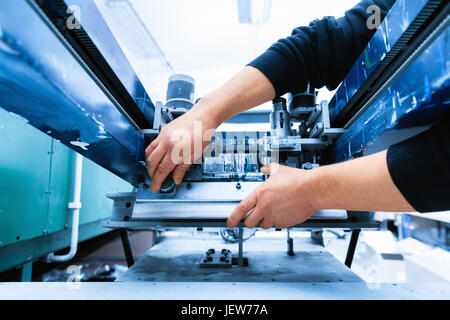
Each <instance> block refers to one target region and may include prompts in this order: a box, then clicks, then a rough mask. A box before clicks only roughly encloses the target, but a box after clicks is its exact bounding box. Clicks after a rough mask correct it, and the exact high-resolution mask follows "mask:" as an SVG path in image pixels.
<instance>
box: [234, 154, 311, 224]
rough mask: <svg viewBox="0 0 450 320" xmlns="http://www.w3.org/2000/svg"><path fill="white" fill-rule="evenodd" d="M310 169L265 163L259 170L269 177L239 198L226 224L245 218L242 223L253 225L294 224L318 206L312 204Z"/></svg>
mask: <svg viewBox="0 0 450 320" xmlns="http://www.w3.org/2000/svg"><path fill="white" fill-rule="evenodd" d="M313 171H314V170H300V169H296V168H291V167H286V166H281V165H278V164H274V163H271V164H268V165H267V166H265V167H263V168H261V172H263V173H265V174H268V175H270V177H269V179H268V180H267V181H266V182H264V183H262V184H261V185H260V186H259V187H258V188H256V189H255V190H254V191H253V192H252V193H251V194H250V195H249V196H248V197H247V198H245V199H244V200H242V201H241V203H239V205H237V206H236V208H235V209H234V210H233V212H232V213H231V214H230V216H229V217H228V221H227V224H228V227H229V228H235V227H236V226H237V225H238V224H239V222H240V221H241V220H242V219H243V218H244V217H245V216H246V215H247V213H248V212H249V211H250V210H252V209H253V211H252V212H251V213H250V214H249V215H248V216H247V217H246V218H245V221H244V224H245V226H246V227H248V228H254V227H256V226H257V225H258V223H259V224H260V226H261V228H263V229H269V228H271V227H273V226H275V227H277V228H287V227H291V226H294V225H297V224H299V223H301V222H303V221H305V220H307V219H308V218H309V217H310V216H312V215H313V214H314V213H315V212H316V211H317V210H318V209H317V208H316V204H315V197H314V196H315V194H314V193H313V190H312V189H313V186H314V172H313Z"/></svg>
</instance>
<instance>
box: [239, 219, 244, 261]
mask: <svg viewBox="0 0 450 320" xmlns="http://www.w3.org/2000/svg"><path fill="white" fill-rule="evenodd" d="M243 243H244V228H242V226H240V227H239V253H238V262H239V267H243V266H244V252H243V245H244V244H243Z"/></svg>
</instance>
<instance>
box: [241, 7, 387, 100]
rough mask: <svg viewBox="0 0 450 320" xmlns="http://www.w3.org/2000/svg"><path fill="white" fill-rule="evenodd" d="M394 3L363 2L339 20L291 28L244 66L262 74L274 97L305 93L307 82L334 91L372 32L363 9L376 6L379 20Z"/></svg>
mask: <svg viewBox="0 0 450 320" xmlns="http://www.w3.org/2000/svg"><path fill="white" fill-rule="evenodd" d="M394 3H395V0H363V1H361V2H360V3H358V4H357V5H356V6H355V7H354V8H353V9H351V10H349V11H347V12H346V13H345V16H344V17H342V18H340V19H335V18H334V17H325V18H323V19H322V20H315V21H313V22H311V23H310V25H309V27H298V28H295V29H294V30H293V32H292V35H291V36H289V37H287V38H285V39H281V40H279V41H278V42H276V43H274V44H273V45H272V46H271V47H270V48H269V49H268V50H267V51H266V52H265V53H263V54H262V55H261V56H259V57H258V58H256V59H255V60H253V61H252V62H250V63H249V64H248V65H250V66H253V67H255V68H257V69H259V70H260V71H261V72H262V73H264V75H265V76H266V77H267V78H268V79H269V81H270V82H271V83H272V85H273V86H274V88H275V91H276V94H277V96H281V95H283V94H285V93H286V92H296V91H300V90H305V89H306V86H307V83H308V82H310V83H311V85H312V86H313V87H314V88H321V87H323V86H324V85H326V86H327V87H328V88H329V89H335V88H336V87H337V86H338V85H339V83H340V82H341V81H342V80H343V79H344V77H345V76H346V75H347V73H348V72H349V71H350V69H351V67H352V66H353V64H354V63H355V61H356V59H357V58H358V56H359V55H360V54H361V52H362V50H363V49H364V47H365V46H366V45H367V43H368V42H369V40H370V38H371V37H372V36H373V34H374V33H375V31H376V30H370V29H369V28H367V25H366V24H367V19H368V17H369V16H370V15H371V13H367V8H368V7H369V6H371V5H377V6H378V7H379V8H380V9H381V18H382V19H383V18H384V17H385V16H386V14H387V12H388V11H389V10H390V8H391V7H392V5H393V4H394Z"/></svg>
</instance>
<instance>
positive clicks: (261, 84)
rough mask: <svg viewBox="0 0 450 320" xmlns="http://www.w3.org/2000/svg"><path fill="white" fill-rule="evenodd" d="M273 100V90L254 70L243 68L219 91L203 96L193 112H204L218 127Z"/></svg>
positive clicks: (258, 72) (264, 77)
mask: <svg viewBox="0 0 450 320" xmlns="http://www.w3.org/2000/svg"><path fill="white" fill-rule="evenodd" d="M273 98H275V90H274V88H273V86H272V84H271V83H270V81H269V80H268V79H267V78H266V76H265V75H264V74H263V73H262V72H261V71H259V70H258V69H256V68H253V67H245V68H244V69H242V70H241V71H240V72H239V73H237V74H236V75H235V76H234V77H233V78H231V79H230V80H229V81H227V82H226V83H225V84H224V85H223V86H221V87H220V88H219V89H217V90H215V91H213V92H211V93H210V94H208V95H206V96H204V97H203V98H202V99H201V100H200V101H199V103H198V104H197V105H196V106H194V108H193V110H194V111H199V112H206V113H207V114H208V115H209V116H210V117H211V118H212V119H213V121H214V122H215V125H216V126H219V125H220V124H221V123H223V122H224V121H225V120H227V119H229V118H231V117H232V116H234V115H236V114H238V113H240V112H243V111H246V110H249V109H251V108H253V107H256V106H258V105H260V104H262V103H264V102H267V101H270V100H272V99H273Z"/></svg>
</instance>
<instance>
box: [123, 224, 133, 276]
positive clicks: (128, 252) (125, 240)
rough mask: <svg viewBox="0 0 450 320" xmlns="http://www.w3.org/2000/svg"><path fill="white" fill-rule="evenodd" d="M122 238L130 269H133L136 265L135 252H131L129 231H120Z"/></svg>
mask: <svg viewBox="0 0 450 320" xmlns="http://www.w3.org/2000/svg"><path fill="white" fill-rule="evenodd" d="M120 238H121V239H122V245H123V251H124V252H125V258H126V259H127V264H128V268H131V266H132V265H133V264H134V258H133V251H132V250H131V245H130V238H129V237H128V231H127V230H125V229H122V230H120Z"/></svg>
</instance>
